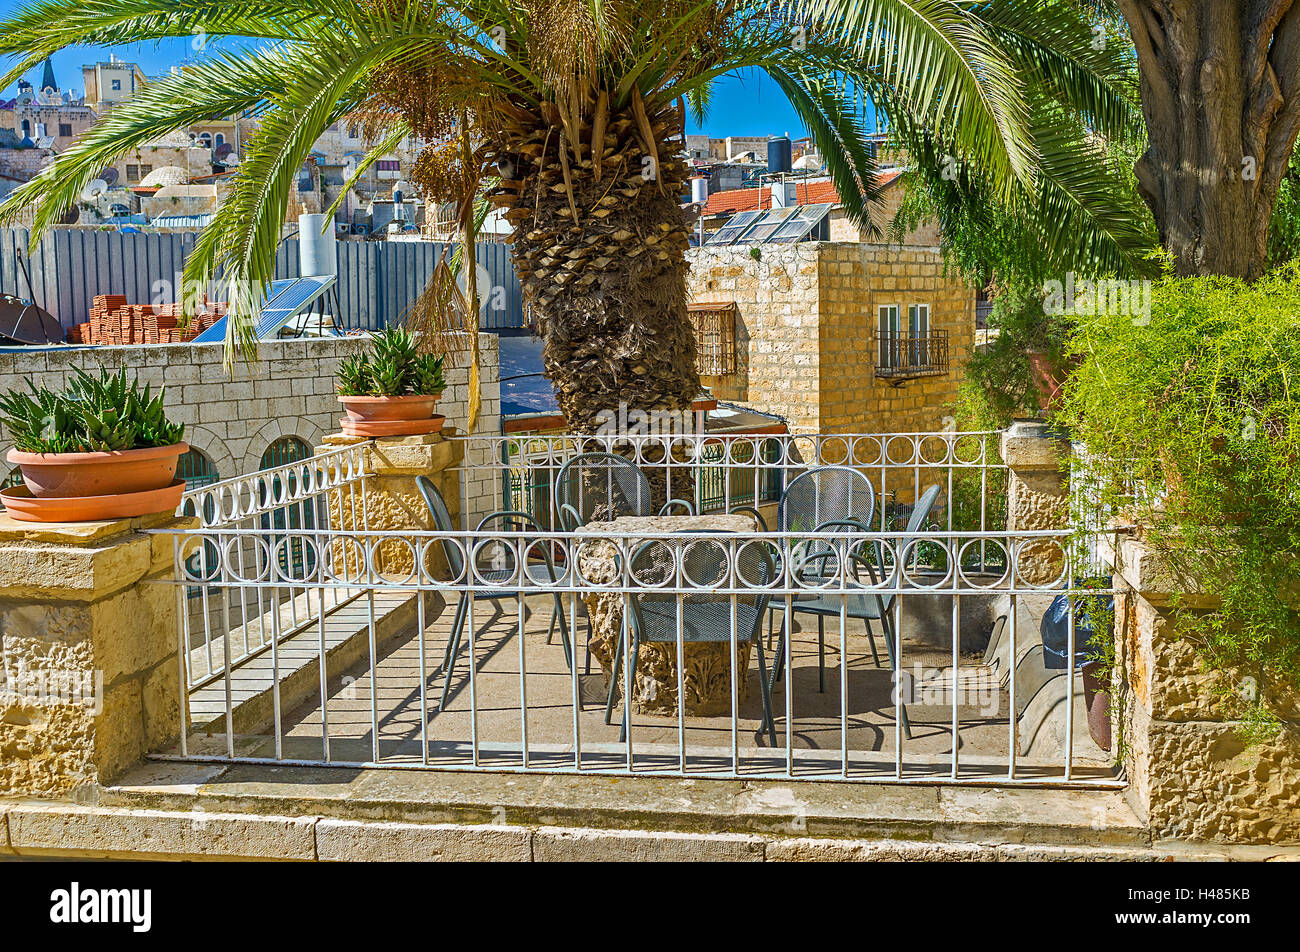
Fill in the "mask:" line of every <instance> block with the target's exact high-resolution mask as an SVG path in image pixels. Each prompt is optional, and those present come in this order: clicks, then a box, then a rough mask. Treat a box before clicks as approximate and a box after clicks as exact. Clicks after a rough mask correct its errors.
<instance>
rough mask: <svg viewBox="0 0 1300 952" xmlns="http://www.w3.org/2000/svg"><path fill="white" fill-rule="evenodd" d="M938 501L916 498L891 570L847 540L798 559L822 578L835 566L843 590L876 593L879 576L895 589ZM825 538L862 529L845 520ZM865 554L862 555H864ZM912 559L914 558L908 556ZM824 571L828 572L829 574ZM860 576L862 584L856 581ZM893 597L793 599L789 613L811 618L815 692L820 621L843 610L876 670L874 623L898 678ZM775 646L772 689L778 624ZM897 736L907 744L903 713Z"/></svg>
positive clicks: (933, 489) (822, 660) (878, 551)
mask: <svg viewBox="0 0 1300 952" xmlns="http://www.w3.org/2000/svg"><path fill="white" fill-rule="evenodd" d="M938 498H939V486H938V484H935V485H932V486H930V487H928V488H927V489H926V490H925V492H923V493H922V494H921V498H920V499H918V500H917V501H916V505H915V506H914V507H913V508H912V516H911V518H910V519H909V520H908V522H907V528H906V529H905V530H904V531H903V533H902V535H900V536H899V538H898V541H897V543H896V547H895V549H894V558H893V563H894V564H893V565H892V566H890V567H886V565H885V558H884V550H883V547H882V546H881V545H880V544H879V543H877V542H873V543H865V542H857V543H854V542H852V540H849V539H844V540H835V541H834V542H826V543H822V544H820V545H818V546H817V547H816V549H815V550H813V549H812V547H809V551H808V552H806V553H803V554H802V555H801V558H802V560H803V561H804V562H807V561H819V562H822V563H823V564H824V565H826V566H828V567H827V568H823V569H822V572H823V573H827V572H834V573H838V572H839V571H840V567H841V565H842V566H844V567H845V568H846V569H847V570H848V572H849V573H851V574H852V578H853V581H851V582H849V583H848V587H849V588H855V587H861V586H862V585H863V582H864V581H865V583H866V585H865V587H867V588H875V587H882V586H881V581H880V580H881V578H882V577H883V576H884V574H885V572H886V571H888V572H889V573H890V578H889V579H888V581H887V583H886V585H885V586H883V587H893V588H897V587H898V584H897V583H898V582H899V580H900V579H901V576H902V573H901V566H900V563H901V561H902V560H903V558H904V556H905V555H906V554H907V553H908V547H909V546H910V545H911V544H912V543H913V542H915V541H916V537H917V536H918V535H919V534H920V533H921V532H922V531H924V527H925V520H926V519H928V518H929V516H930V510H931V509H933V508H934V503H935V500H936V499H938ZM821 530H822V531H825V532H855V531H857V532H861V531H863V527H862V526H861V525H860V524H859V523H857V522H854V521H849V520H845V521H842V522H831V523H826V524H824V525H822V526H821ZM867 547H869V550H868V551H864V549H867ZM913 555H915V552H914V551H913ZM829 566H833V569H831V568H830V567H829ZM863 573H865V575H866V579H865V580H864V579H863V578H862V575H863ZM895 597H896V596H895V595H893V594H888V595H881V594H877V593H874V592H869V591H864V592H863V593H862V594H860V595H856V594H851V595H842V596H841V595H830V594H827V595H810V596H808V597H806V598H803V597H800V598H795V599H793V600H792V602H791V606H790V608H791V612H794V613H798V612H804V613H807V614H813V615H816V616H817V690H818V691H824V690H825V689H826V619H827V618H839V617H840V610H841V606H843V607H844V614H845V616H846V617H847V618H856V619H859V620H861V621H862V622H863V623H864V624H865V625H866V628H867V638H868V640H869V642H870V644H871V656H872V658H873V659H875V662H876V666H877V667H879V666H880V655H879V653H878V652H877V651H876V635H875V632H874V631H872V629H871V623H872V622H873V621H879V622H880V624H881V625H882V626H883V628H884V634H885V651H886V652H887V653H888V655H889V667H890V670H892V671H893V672H894V673H895V675H896V676H897V674H898V654H897V650H898V634H899V633H898V632H897V631H896V630H895V629H894V614H893V607H894V598H895ZM781 638H782V639H783V640H782V641H781V642H778V645H777V653H776V660H774V661H773V662H772V683H773V685H775V684H776V681H777V679H779V678H780V677H781V669H782V664H783V662H784V659H785V644H784V638H785V622H784V619H782V623H781ZM903 730H904V731H905V732H906V733H907V736H908V737H909V738H910V737H911V736H912V727H911V724H910V723H909V722H908V719H907V709H906V708H904V709H903Z"/></svg>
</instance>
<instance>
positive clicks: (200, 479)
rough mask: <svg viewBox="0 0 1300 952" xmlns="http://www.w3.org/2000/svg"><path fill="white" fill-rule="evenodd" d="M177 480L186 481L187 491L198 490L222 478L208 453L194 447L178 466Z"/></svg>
mask: <svg viewBox="0 0 1300 952" xmlns="http://www.w3.org/2000/svg"><path fill="white" fill-rule="evenodd" d="M176 478H177V479H183V480H185V488H186V489H198V488H199V487H200V486H207V485H208V484H209V483H215V482H216V481H217V480H219V479H220V478H221V476H220V475H219V474H218V473H217V467H216V466H214V465H213V463H212V460H210V459H209V458H208V456H207V454H206V453H204V452H203V451H202V450H196V449H194V448H193V447H191V448H190V450H189V451H188V452H187V453H186V454H185V455H184V456H182V457H181V458H180V462H179V463H177V464H176Z"/></svg>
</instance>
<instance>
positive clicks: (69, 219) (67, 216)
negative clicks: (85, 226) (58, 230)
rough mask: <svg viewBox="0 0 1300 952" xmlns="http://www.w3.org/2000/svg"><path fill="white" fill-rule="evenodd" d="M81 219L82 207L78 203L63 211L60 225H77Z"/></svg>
mask: <svg viewBox="0 0 1300 952" xmlns="http://www.w3.org/2000/svg"><path fill="white" fill-rule="evenodd" d="M79 221H81V209H80V208H78V207H77V206H76V205H73V206H72V207H71V208H69V209H68V210H67V211H66V212H64V213H63V215H62V217H60V218H59V224H60V225H75V224H76V223H77V222H79Z"/></svg>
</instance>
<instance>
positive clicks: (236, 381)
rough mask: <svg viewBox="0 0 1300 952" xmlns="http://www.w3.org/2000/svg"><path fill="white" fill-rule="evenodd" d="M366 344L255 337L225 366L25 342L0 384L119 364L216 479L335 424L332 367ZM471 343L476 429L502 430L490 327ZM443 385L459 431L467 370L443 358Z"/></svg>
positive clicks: (211, 348) (148, 348)
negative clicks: (156, 396) (250, 356)
mask: <svg viewBox="0 0 1300 952" xmlns="http://www.w3.org/2000/svg"><path fill="white" fill-rule="evenodd" d="M364 347H365V338H363V337H359V336H358V337H326V338H319V339H304V340H282V341H269V342H263V343H262V344H261V346H260V348H259V360H258V361H257V363H255V364H251V365H247V364H243V363H239V364H236V366H235V368H234V372H233V375H232V374H231V373H230V372H228V371H227V370H226V369H225V367H224V366H223V365H222V355H223V350H224V348H223V346H222V345H221V344H155V345H143V346H130V347H86V348H73V347H68V348H56V349H51V350H34V349H33V350H31V351H17V352H10V353H6V354H0V389H8V388H10V387H20V388H25V386H26V381H28V380H31V381H32V382H33V383H35V384H36V385H37V386H45V387H57V386H61V385H62V384H63V383H64V381H65V380H67V378H69V377H70V376H71V375H72V368H74V367H80V368H81V369H83V370H86V371H89V372H91V373H97V372H98V370H99V368H100V367H107V368H108V369H109V370H117V369H118V368H120V367H125V368H126V369H127V373H128V376H130V375H132V374H138V375H139V377H140V382H141V383H148V384H152V385H153V386H154V387H155V388H157V387H160V386H163V385H166V387H167V405H168V408H169V410H170V411H171V413H172V414H173V418H174V419H176V420H178V421H180V422H183V423H184V424H185V431H186V437H185V438H186V440H187V441H188V442H189V444H190V445H191V446H192V447H193V448H194V449H197V450H199V451H201V452H202V453H203V454H204V455H205V456H207V457H208V459H209V460H211V462H212V464H213V465H214V466H215V468H216V470H217V473H218V475H219V476H220V477H221V478H223V479H224V478H228V477H231V476H238V475H241V474H244V473H252V472H256V471H257V470H258V469H261V468H262V467H261V463H262V454H264V453H265V452H266V451H267V449H268V448H269V447H270V446H271V444H273V443H274V442H275V441H276V440H278V439H281V438H283V437H294V438H296V439H298V440H301V441H302V442H303V443H304V444H306V445H307V447H308V448H310V447H313V446H316V445H317V444H319V443H320V442H321V440H322V439H323V437H324V436H325V435H326V434H327V433H333V432H334V431H336V430H337V429H338V422H339V417H340V416H342V408H341V407H340V406H339V402H338V397H337V395H336V393H335V390H334V373H335V371H336V370H337V369H338V365H339V363H340V362H341V361H342V360H343V359H344V358H345V357H347V356H349V355H351V354H354V353H357V352H358V351H360V350H362V349H363V348H364ZM479 351H480V366H481V370H482V373H481V380H480V390H479V393H480V397H481V400H482V409H481V411H480V415H479V421H478V425H477V427H476V432H478V433H484V434H496V433H500V432H501V423H500V419H501V392H500V385H499V383H498V378H499V373H498V348H497V337H496V335H495V334H481V335H479ZM461 363H462V364H463V361H462V362H461ZM447 384H448V386H447V390H446V392H445V393H444V394H443V396H442V399H441V400H440V401H439V402H438V412H439V413H443V414H445V415H446V416H447V423H446V426H447V427H448V428H454V429H456V430H458V431H460V432H462V433H463V432H464V431H465V425H466V420H467V414H468V410H469V371H468V369H467V368H466V367H465V366H460V367H450V368H449V369H448V371H447ZM9 447H10V444H9V442H8V439H7V435H6V434H3V433H0V457H2V456H3V454H4V453H6V452H8V450H9ZM7 465H8V464H4V466H5V467H6V468H4V469H3V474H4V475H7V474H8V472H9V470H8V468H7ZM0 478H3V475H0Z"/></svg>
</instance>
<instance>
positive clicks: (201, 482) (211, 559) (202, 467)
mask: <svg viewBox="0 0 1300 952" xmlns="http://www.w3.org/2000/svg"><path fill="white" fill-rule="evenodd" d="M176 478H177V479H183V480H185V488H186V489H187V490H190V489H198V488H199V487H201V486H207V485H209V484H211V483H215V482H216V481H217V480H219V479H220V478H221V475H220V474H219V473H218V472H217V467H216V466H214V465H213V463H212V460H211V459H209V458H208V456H207V454H206V453H204V452H203V451H202V450H196V449H194V448H193V447H191V448H190V449H189V451H188V452H186V453H185V455H183V456H182V457H181V458H180V461H179V462H177V464H176ZM204 509H205V510H207V511H206V512H204V513H203V517H204V518H203V521H204V522H209V521H211V520H212V519H213V517H214V516H215V515H216V504H215V503H214V502H212V500H207V501H205V503H204ZM185 514H186V515H188V516H193V515H197V513H195V511H194V503H193V501H192V500H187V501H186V503H185ZM204 558H206V559H207V564H206V566H205V564H204V561H203V560H204ZM216 564H217V548H216V546H214V545H213V544H212V543H211V542H204V543H203V547H202V548H200V549H195V550H194V551H193V552H192V553H190V556H189V558H187V559H186V560H185V568H186V574H187V575H189V576H190V577H191V578H203V577H204V569H205V567H210V566H215V565H216ZM185 594H186V595H188V596H189V597H190V598H198V597H199V596H200V595H202V594H203V589H201V588H200V587H199V586H197V585H191V586H190V587H189V588H187V589H186V590H185Z"/></svg>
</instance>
